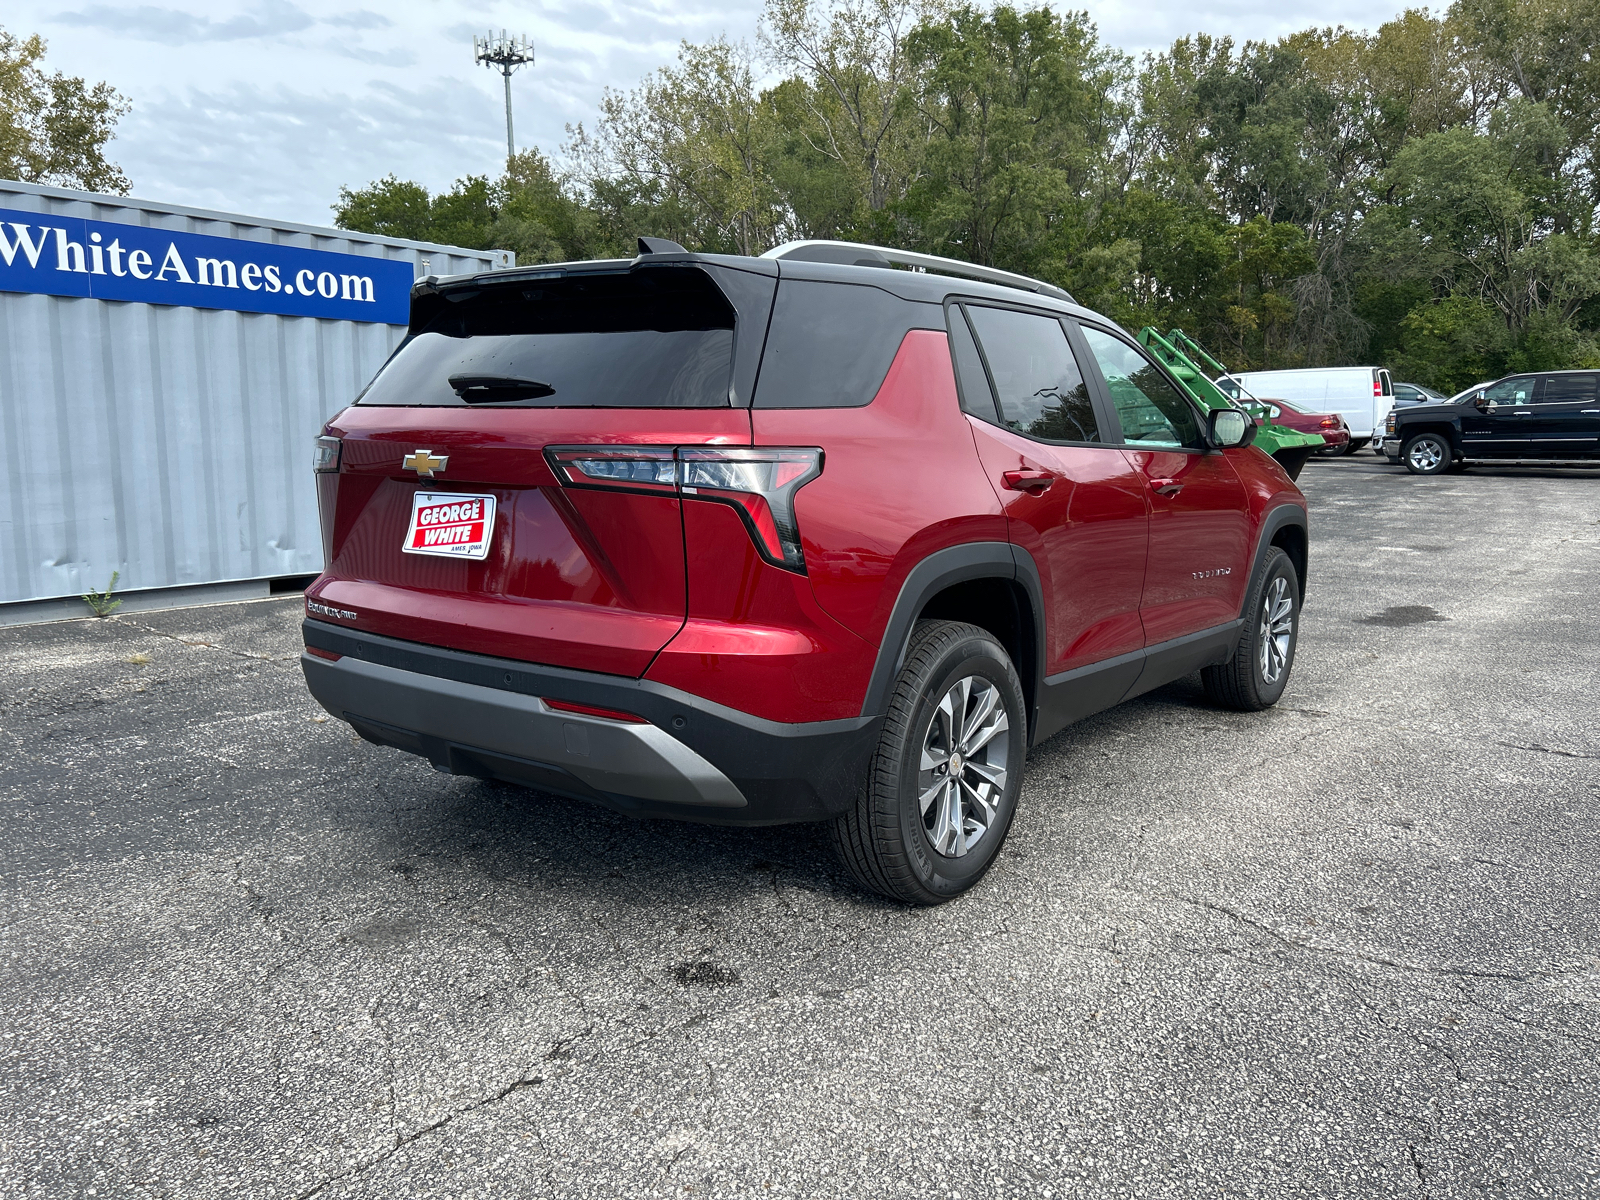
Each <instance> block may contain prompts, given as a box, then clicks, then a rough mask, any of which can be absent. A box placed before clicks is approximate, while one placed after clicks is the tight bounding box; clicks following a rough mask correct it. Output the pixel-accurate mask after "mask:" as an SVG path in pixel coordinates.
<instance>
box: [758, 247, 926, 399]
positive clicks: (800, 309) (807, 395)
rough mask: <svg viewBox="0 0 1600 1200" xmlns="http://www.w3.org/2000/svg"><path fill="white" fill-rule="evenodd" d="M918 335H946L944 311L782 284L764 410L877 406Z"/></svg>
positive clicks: (858, 291) (848, 288) (770, 335)
mask: <svg viewBox="0 0 1600 1200" xmlns="http://www.w3.org/2000/svg"><path fill="white" fill-rule="evenodd" d="M913 329H937V330H938V331H939V332H941V333H943V332H944V309H942V308H941V307H940V306H939V305H937V304H918V303H916V302H914V301H910V300H902V299H900V298H899V297H898V296H892V295H890V294H889V293H888V292H886V291H883V290H882V289H881V288H875V287H869V286H866V285H861V284H850V283H822V282H816V281H813V280H808V279H784V280H781V281H780V282H779V284H778V298H777V301H776V302H775V303H774V304H773V307H772V326H771V328H770V329H769V330H768V331H767V348H766V352H765V353H764V354H762V356H761V377H760V379H759V380H758V381H757V382H756V407H757V408H855V407H858V406H860V405H863V404H870V403H871V402H872V398H873V397H874V396H876V395H877V394H878V387H879V385H881V384H882V383H883V377H884V376H885V375H887V374H888V373H889V364H891V363H892V362H894V356H895V354H896V353H897V352H898V351H899V349H900V343H901V342H902V341H903V340H905V336H906V334H907V333H908V332H909V331H910V330H913Z"/></svg>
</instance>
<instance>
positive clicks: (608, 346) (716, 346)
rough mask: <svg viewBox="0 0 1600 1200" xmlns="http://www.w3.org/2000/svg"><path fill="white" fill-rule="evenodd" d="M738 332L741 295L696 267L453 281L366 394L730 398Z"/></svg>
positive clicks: (674, 402)
mask: <svg viewBox="0 0 1600 1200" xmlns="http://www.w3.org/2000/svg"><path fill="white" fill-rule="evenodd" d="M733 332H734V312H733V308H732V306H731V305H730V304H729V303H728V301H727V298H726V297H724V296H723V294H722V292H721V291H720V290H718V288H717V285H716V284H715V283H714V282H712V280H711V279H710V277H709V276H707V275H706V273H705V272H704V271H700V270H697V269H694V268H684V267H675V268H674V267H657V268H646V269H643V270H635V271H630V272H628V273H626V274H621V273H619V274H615V275H580V276H570V277H566V278H560V279H551V280H548V281H543V280H541V281H530V282H523V283H517V284H509V285H508V284H497V285H495V286H492V287H485V288H482V289H480V290H476V291H473V290H467V291H463V292H456V293H449V292H447V293H445V297H444V301H443V302H442V303H441V304H440V306H439V311H437V312H436V313H435V315H434V316H433V317H432V318H431V319H430V320H429V321H428V322H427V323H426V324H425V325H424V326H423V327H422V328H421V329H420V330H418V331H416V332H415V333H414V334H412V335H411V336H410V337H408V338H407V339H406V340H405V342H404V343H402V345H401V347H400V349H399V350H398V351H397V352H396V353H395V355H394V357H393V358H391V359H390V360H389V362H388V363H387V364H386V365H385V366H384V368H383V370H382V371H380V372H379V373H378V376H377V378H376V379H374V380H373V381H372V383H371V385H370V386H369V387H368V388H367V390H366V391H365V392H364V393H363V394H362V396H361V398H360V400H359V401H357V403H359V404H368V405H427V406H434V405H460V404H468V403H477V404H483V405H484V406H486V407H493V408H507V407H509V408H611V407H617V408H713V407H726V406H727V405H728V403H729V400H728V388H729V384H730V382H731V377H732V373H733Z"/></svg>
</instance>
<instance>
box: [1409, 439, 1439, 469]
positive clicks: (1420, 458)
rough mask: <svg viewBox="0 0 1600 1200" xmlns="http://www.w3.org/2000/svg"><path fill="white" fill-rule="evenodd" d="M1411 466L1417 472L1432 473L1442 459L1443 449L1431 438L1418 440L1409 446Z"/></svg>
mask: <svg viewBox="0 0 1600 1200" xmlns="http://www.w3.org/2000/svg"><path fill="white" fill-rule="evenodd" d="M1410 457H1411V465H1412V466H1413V467H1415V468H1416V469H1417V470H1419V471H1432V470H1435V469H1437V468H1438V466H1439V463H1440V462H1441V461H1443V459H1444V447H1443V446H1441V445H1440V444H1439V443H1438V442H1437V441H1435V440H1434V439H1433V438H1418V439H1417V440H1416V441H1415V442H1414V443H1412V446H1411V456H1410Z"/></svg>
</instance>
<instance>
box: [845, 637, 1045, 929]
mask: <svg viewBox="0 0 1600 1200" xmlns="http://www.w3.org/2000/svg"><path fill="white" fill-rule="evenodd" d="M975 678H976V679H977V680H980V681H982V682H981V683H979V684H974V683H973V680H974V679H975ZM962 683H966V684H967V685H969V686H970V687H971V688H972V696H973V697H974V699H973V701H972V707H971V708H970V709H968V710H967V712H966V713H964V714H963V720H964V721H965V719H966V717H967V715H968V714H970V715H971V716H973V717H976V716H977V715H978V714H979V712H980V711H981V704H980V702H979V699H978V697H980V694H981V699H982V700H983V701H987V700H988V699H989V697H990V695H991V694H992V695H993V698H994V701H995V703H994V706H993V708H992V709H990V710H989V711H991V712H995V711H996V710H999V709H1001V708H1003V710H1004V714H1005V728H1004V730H1003V731H1002V732H998V733H994V734H993V735H992V736H991V737H990V739H989V741H988V742H987V743H985V744H984V746H983V748H982V749H981V750H980V749H978V748H974V750H973V751H972V757H974V758H976V756H977V755H978V754H980V753H982V754H985V755H989V754H990V751H989V749H988V747H989V746H990V745H993V746H999V745H1000V744H1001V743H1002V742H1004V743H1005V747H1004V755H1005V757H1004V760H1003V763H1004V768H1003V769H1004V771H1005V778H1004V780H1003V786H1001V787H999V788H995V787H993V786H992V784H988V785H986V784H985V782H984V780H985V779H986V778H988V777H989V776H990V775H992V772H993V770H994V766H993V761H992V757H993V756H992V755H991V757H990V761H986V762H984V763H983V764H981V766H980V765H979V764H977V763H975V762H974V763H962V762H956V759H957V756H958V753H959V751H960V750H961V748H962V746H961V745H960V744H957V745H955V746H953V747H952V750H951V752H950V753H949V754H948V756H947V758H946V767H945V769H944V772H943V773H944V777H945V778H946V779H949V777H950V771H949V769H948V764H949V763H950V762H956V772H955V773H956V775H958V776H959V777H960V778H961V780H962V783H960V784H958V785H957V786H955V787H954V788H951V789H950V790H949V791H940V792H939V793H938V794H937V796H936V798H935V799H934V800H933V801H932V802H931V803H930V805H929V811H928V812H927V813H926V814H925V813H924V812H923V810H922V807H921V804H920V799H921V796H922V793H923V792H924V790H926V789H925V788H924V786H923V785H924V780H923V778H922V777H923V776H927V777H928V778H929V779H931V780H934V782H933V783H932V784H931V786H932V787H938V786H941V785H940V784H939V783H938V782H937V777H938V775H939V774H940V771H939V769H938V768H935V769H934V770H933V771H931V772H930V771H924V770H923V769H922V765H921V764H922V762H923V751H924V748H925V747H926V746H928V745H929V744H930V743H934V742H938V741H939V740H940V734H939V729H941V728H947V726H946V725H941V726H939V727H937V728H936V727H935V721H936V719H939V718H940V716H941V713H942V712H943V711H944V710H943V709H942V708H941V704H942V702H943V701H944V700H945V699H946V697H947V695H950V694H951V689H952V688H955V687H957V685H959V684H962ZM991 689H992V692H991ZM962 696H963V701H964V702H965V697H966V693H962ZM946 720H947V718H946ZM998 723H999V722H998V713H997V712H996V717H995V719H994V720H992V721H991V726H992V725H995V724H998ZM975 728H976V727H975ZM1027 746H1028V723H1027V708H1026V704H1025V701H1024V700H1023V696H1022V682H1021V680H1019V679H1018V678H1017V671H1016V668H1015V667H1014V666H1013V665H1012V663H1011V658H1010V656H1009V655H1007V654H1006V652H1005V649H1004V648H1003V647H1002V646H1001V645H1000V643H999V642H997V641H996V640H995V639H994V638H993V637H992V636H990V635H989V633H987V632H986V631H985V630H983V629H980V628H978V627H977V626H976V625H967V624H964V623H962V622H959V621H919V622H918V623H917V626H916V628H915V629H914V630H913V632H912V635H911V643H910V645H909V646H908V647H907V648H906V661H905V666H904V667H902V668H901V670H900V675H899V677H898V678H897V679H896V680H895V685H894V690H893V692H892V693H891V695H890V698H889V713H888V716H887V717H886V718H885V720H884V724H883V732H882V734H881V735H880V736H879V740H878V749H877V752H876V753H875V754H874V755H873V758H872V764H871V766H870V768H869V769H868V772H867V780H866V785H865V786H864V787H863V788H862V790H861V793H860V795H859V796H858V797H857V798H856V803H855V804H854V805H853V806H852V807H851V808H849V809H848V810H846V811H845V812H844V813H843V814H841V815H840V816H839V817H837V818H835V820H834V824H833V841H834V845H835V847H836V848H837V849H838V851H839V857H840V858H841V859H842V860H843V861H844V865H845V867H846V868H847V869H848V870H849V872H850V874H851V876H852V877H853V878H854V879H855V880H856V882H857V883H859V884H860V885H861V886H862V887H864V888H867V889H869V890H870V891H874V892H877V893H878V894H880V895H883V896H887V897H889V898H890V899H891V900H899V901H902V902H904V903H906V904H942V903H943V902H944V901H946V900H951V899H954V898H955V897H956V896H959V895H960V894H961V893H962V892H964V891H966V890H967V889H968V888H970V887H972V886H973V885H974V884H975V883H977V882H978V880H980V879H982V878H983V876H984V873H985V872H986V871H988V869H989V866H990V864H992V863H993V862H994V859H995V856H996V855H997V854H998V853H999V852H1000V847H1001V846H1002V845H1003V844H1004V842H1005V838H1006V833H1007V832H1008V831H1009V830H1010V828H1011V818H1012V816H1013V815H1014V814H1015V812H1016V807H1017V793H1018V791H1019V790H1020V789H1021V786H1022V762H1023V758H1024V757H1025V755H1026V754H1027ZM937 753H938V751H937V748H936V749H935V756H937ZM980 770H981V771H983V772H986V773H988V774H983V775H980V774H975V773H974V772H978V771H980ZM971 783H976V784H977V788H974V787H972V786H967V785H969V784H971ZM942 786H944V787H945V788H950V785H949V784H944V785H942ZM985 787H987V790H986V791H985V792H984V793H983V794H984V795H985V796H987V797H989V798H990V799H992V800H993V803H992V809H991V810H990V815H989V819H988V820H987V822H983V821H981V820H979V818H980V817H981V816H983V815H985V814H984V811H983V809H982V807H981V806H979V805H977V804H976V803H975V805H974V807H973V810H972V812H973V814H974V815H973V816H972V817H971V825H972V826H973V827H974V828H975V829H981V832H979V833H977V834H976V835H975V837H974V840H973V841H972V843H971V844H970V845H967V844H966V842H965V840H964V838H962V837H961V836H960V835H959V834H956V835H955V837H956V840H958V841H960V842H961V849H959V850H956V852H955V853H942V852H941V851H940V850H939V849H937V848H936V845H935V841H936V838H939V837H941V836H949V835H950V833H951V829H952V827H953V826H954V825H959V826H960V827H961V828H962V829H966V828H967V827H968V818H967V817H966V815H965V814H966V812H967V810H966V808H965V807H958V808H954V809H947V807H946V806H945V800H946V797H947V796H948V795H954V796H955V797H956V798H957V800H958V803H961V804H964V802H965V801H964V798H965V796H966V795H967V793H972V794H973V795H974V796H975V797H976V796H977V794H978V789H981V788H985ZM947 811H954V812H955V813H956V819H955V821H954V822H952V823H949V824H946V825H944V826H942V832H941V827H939V825H938V818H939V816H940V815H941V814H943V813H945V812H947ZM930 821H933V822H934V827H933V828H930V825H929V822H930ZM949 845H950V846H951V847H952V848H954V847H955V841H951V842H950V843H949Z"/></svg>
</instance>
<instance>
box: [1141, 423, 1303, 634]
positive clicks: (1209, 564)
mask: <svg viewBox="0 0 1600 1200" xmlns="http://www.w3.org/2000/svg"><path fill="white" fill-rule="evenodd" d="M1123 453H1124V454H1125V455H1126V457H1127V459H1128V462H1129V463H1131V464H1132V466H1133V468H1134V470H1135V471H1136V472H1137V474H1138V475H1139V477H1140V479H1141V480H1142V481H1144V482H1146V484H1147V490H1148V492H1149V495H1150V554H1149V562H1148V565H1147V567H1146V569H1145V578H1144V594H1143V598H1142V599H1141V600H1140V603H1139V613H1140V616H1141V617H1142V619H1143V621H1144V633H1145V641H1146V642H1147V643H1150V644H1154V643H1157V642H1165V641H1168V640H1169V639H1171V638H1176V637H1182V636H1184V635H1185V634H1190V633H1198V632H1199V631H1200V630H1202V629H1209V628H1211V627H1212V626H1214V625H1220V624H1222V623H1223V622H1225V621H1231V620H1232V619H1233V618H1234V617H1235V616H1237V615H1238V610H1239V605H1240V604H1241V603H1242V602H1243V599H1244V590H1245V588H1246V586H1248V583H1249V580H1248V579H1247V578H1246V567H1247V565H1248V561H1249V551H1250V544H1251V535H1252V534H1253V532H1254V530H1253V528H1252V521H1251V513H1250V505H1249V497H1248V496H1247V495H1246V492H1245V488H1244V484H1243V483H1242V482H1241V481H1240V479H1239V475H1238V473H1237V472H1236V471H1235V470H1234V468H1233V464H1232V461H1231V457H1230V454H1228V453H1220V454H1219V453H1215V452H1208V453H1203V454H1197V453H1193V452H1182V451H1155V450H1125V451H1124V452H1123ZM1267 461H1268V462H1271V461H1272V460H1271V459H1270V458H1268V459H1267ZM1274 465H1276V464H1274ZM1280 470H1281V468H1280Z"/></svg>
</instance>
